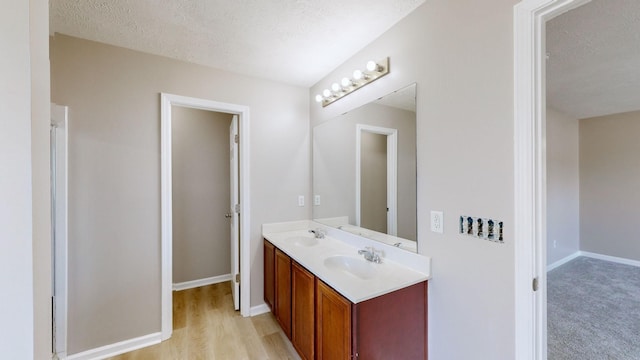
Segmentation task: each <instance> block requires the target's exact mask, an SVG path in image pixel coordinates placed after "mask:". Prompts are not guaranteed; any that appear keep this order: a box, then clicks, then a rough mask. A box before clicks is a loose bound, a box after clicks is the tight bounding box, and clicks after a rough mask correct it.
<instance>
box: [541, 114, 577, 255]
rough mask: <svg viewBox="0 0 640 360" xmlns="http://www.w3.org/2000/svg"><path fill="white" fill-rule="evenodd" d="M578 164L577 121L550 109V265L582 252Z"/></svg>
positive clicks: (548, 220) (548, 132)
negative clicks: (579, 251)
mask: <svg viewBox="0 0 640 360" xmlns="http://www.w3.org/2000/svg"><path fill="white" fill-rule="evenodd" d="M578 163H579V160H578V119H575V118H572V117H570V116H568V115H566V114H563V113H561V112H559V111H557V110H555V109H551V108H547V265H550V264H553V263H554V262H556V261H558V260H561V259H563V258H565V257H567V256H569V255H571V254H573V253H575V252H576V251H578V250H580V179H579V168H578V166H579V164H578ZM554 242H555V246H554Z"/></svg>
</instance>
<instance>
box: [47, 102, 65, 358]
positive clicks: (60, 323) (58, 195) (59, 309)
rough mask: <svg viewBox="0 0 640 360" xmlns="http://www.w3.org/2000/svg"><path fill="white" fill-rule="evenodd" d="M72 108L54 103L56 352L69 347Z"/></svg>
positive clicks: (52, 109) (53, 215)
mask: <svg viewBox="0 0 640 360" xmlns="http://www.w3.org/2000/svg"><path fill="white" fill-rule="evenodd" d="M67 114H68V108H67V107H66V106H60V105H56V104H51V133H50V135H51V138H50V140H51V242H52V243H51V248H52V254H51V255H52V264H51V266H52V270H53V275H52V296H53V299H52V300H53V304H52V305H53V314H52V315H53V329H52V330H53V337H52V340H53V352H54V353H55V354H57V355H58V356H59V357H60V358H64V357H66V351H67V134H68V122H67Z"/></svg>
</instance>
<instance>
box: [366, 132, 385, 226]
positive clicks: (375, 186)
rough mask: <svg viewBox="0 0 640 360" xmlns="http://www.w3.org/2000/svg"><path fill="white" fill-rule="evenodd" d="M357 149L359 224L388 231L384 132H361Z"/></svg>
mask: <svg viewBox="0 0 640 360" xmlns="http://www.w3.org/2000/svg"><path fill="white" fill-rule="evenodd" d="M360 150H361V153H360V175H361V182H360V184H361V187H360V192H361V194H360V199H361V201H360V226H361V227H364V228H367V229H371V230H375V231H378V232H381V233H387V213H388V210H389V209H388V207H387V136H386V135H382V134H376V133H371V132H363V133H362V135H361V143H360Z"/></svg>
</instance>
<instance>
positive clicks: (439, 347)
mask: <svg viewBox="0 0 640 360" xmlns="http://www.w3.org/2000/svg"><path fill="white" fill-rule="evenodd" d="M516 3H517V1H516V0H488V1H475V0H430V1H427V2H425V4H424V5H422V6H421V7H419V8H418V9H417V10H416V11H414V12H413V13H411V14H410V15H409V16H408V17H407V18H405V19H404V20H402V21H400V22H399V23H398V24H397V25H395V26H394V27H393V28H391V29H390V30H389V31H388V32H386V33H385V34H384V35H382V36H381V37H380V38H378V39H377V40H376V41H374V42H373V43H372V44H370V45H369V46H367V47H365V48H364V49H362V50H361V51H359V52H358V53H356V54H355V55H354V56H353V57H352V58H351V59H349V60H347V61H346V62H345V63H344V64H343V65H341V66H340V67H338V68H337V69H336V70H335V71H333V72H332V73H330V74H328V75H327V77H325V78H324V79H323V80H321V81H320V82H319V83H318V84H317V85H315V86H314V87H313V88H312V89H311V91H310V92H309V98H310V99H311V98H312V97H313V96H315V94H317V93H319V92H321V91H322V89H324V88H327V87H328V86H329V85H330V84H331V83H332V82H334V81H336V80H338V79H341V78H342V77H343V76H345V74H350V73H351V72H352V71H353V70H354V69H356V68H360V69H361V68H363V67H364V64H365V63H366V61H367V60H369V59H380V58H382V57H385V56H389V57H390V61H391V73H390V74H389V75H387V76H385V77H384V78H382V79H380V80H377V81H375V82H373V83H371V84H370V85H368V86H367V87H365V88H363V89H360V90H358V91H357V92H354V93H352V94H350V95H349V96H347V97H345V98H343V99H341V100H340V101H337V102H335V103H333V104H331V105H329V106H327V107H325V108H323V107H322V106H320V105H319V104H317V103H312V104H311V106H310V109H311V120H312V124H314V125H315V124H318V123H322V122H324V121H326V120H328V119H331V118H333V117H335V116H337V115H338V114H342V113H344V112H345V111H348V110H350V109H352V108H355V107H357V106H360V105H362V104H364V103H366V102H368V101H371V100H372V99H376V98H378V97H380V96H382V95H384V94H387V93H389V92H390V91H392V90H395V89H398V88H401V87H403V86H406V85H407V84H410V83H413V82H417V84H418V88H417V118H418V124H417V136H418V148H417V156H418V169H417V170H418V177H417V178H418V196H417V199H418V235H419V249H420V252H421V253H422V254H426V255H430V256H431V257H432V260H433V262H432V274H433V279H432V280H431V281H430V282H429V309H430V311H429V359H431V360H451V359H477V358H478V357H479V356H480V357H481V358H483V359H492V360H513V359H514V358H515V345H514V344H515V338H514V334H515V325H514V324H515V309H514V306H515V305H514V304H515V300H514V299H515V287H514V281H515V279H514V258H515V254H514V242H515V241H517V239H514V238H513V234H514V232H513V221H514V215H513V214H514V211H513V204H514V202H513V201H514V197H513V196H514V195H513V192H514V187H513V181H514V179H513V173H514V166H513V163H514V159H513V151H514V149H513V116H514V115H513V6H514V5H515V4H516ZM430 210H442V211H443V212H444V234H442V235H440V234H436V233H432V232H431V231H430V230H429V211H430ZM462 214H471V215H476V216H483V217H492V218H496V219H501V220H502V221H504V223H505V243H504V244H496V243H492V242H489V241H483V240H479V239H476V238H472V237H468V236H461V235H459V234H458V233H457V219H458V217H459V216H460V215H462Z"/></svg>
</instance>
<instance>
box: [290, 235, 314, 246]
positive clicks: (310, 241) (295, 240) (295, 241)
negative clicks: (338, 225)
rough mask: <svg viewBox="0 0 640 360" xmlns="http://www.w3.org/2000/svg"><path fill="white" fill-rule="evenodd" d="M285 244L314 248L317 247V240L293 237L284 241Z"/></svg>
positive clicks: (307, 237)
mask: <svg viewBox="0 0 640 360" xmlns="http://www.w3.org/2000/svg"><path fill="white" fill-rule="evenodd" d="M286 241H287V242H291V243H293V244H295V245H298V246H306V247H309V246H314V245H318V239H316V238H314V237H310V236H293V237H290V238H287V239H286Z"/></svg>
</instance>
